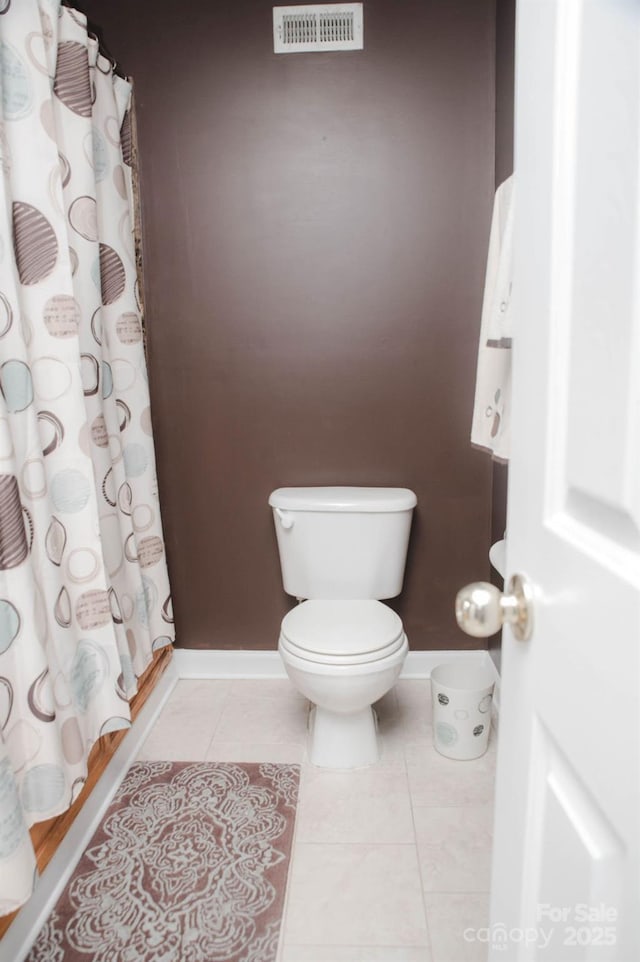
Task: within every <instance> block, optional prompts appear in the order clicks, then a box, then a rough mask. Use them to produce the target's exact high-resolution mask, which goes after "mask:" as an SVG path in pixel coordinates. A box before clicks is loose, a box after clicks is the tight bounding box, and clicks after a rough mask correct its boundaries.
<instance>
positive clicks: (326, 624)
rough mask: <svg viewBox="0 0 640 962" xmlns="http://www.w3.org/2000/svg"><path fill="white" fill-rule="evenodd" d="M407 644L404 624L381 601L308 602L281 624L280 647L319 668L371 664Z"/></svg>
mask: <svg viewBox="0 0 640 962" xmlns="http://www.w3.org/2000/svg"><path fill="white" fill-rule="evenodd" d="M405 644H406V638H405V634H404V630H403V627H402V621H401V619H400V618H399V617H398V615H397V614H396V613H395V611H393V610H392V609H391V608H388V607H387V605H383V604H382V603H381V602H380V601H373V600H364V601H322V600H311V601H305V602H303V603H302V604H301V605H298V607H297V608H294V609H293V610H292V611H290V612H288V614H286V615H285V617H284V619H283V621H282V627H281V633H280V647H281V648H282V649H284V650H285V651H287V652H288V653H289V654H291V655H294V656H295V657H296V658H299V659H301V660H302V661H306V662H310V663H312V664H317V665H335V666H340V665H345V666H346V665H359V664H370V663H371V662H376V661H379V660H382V659H384V658H388V657H389V656H390V655H393V654H394V653H395V652H396V651H399V650H400V649H401V648H402V647H403V645H405Z"/></svg>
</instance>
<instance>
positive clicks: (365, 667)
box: [269, 486, 417, 768]
mask: <svg viewBox="0 0 640 962" xmlns="http://www.w3.org/2000/svg"><path fill="white" fill-rule="evenodd" d="M416 503H417V499H416V496H415V494H414V493H413V491H410V490H409V489H408V488H357V487H346V486H339V487H330V488H329V487H316V488H314V487H308V488H278V489H277V490H276V491H273V492H272V493H271V495H270V497H269V504H270V505H271V508H272V511H273V522H274V525H275V531H276V538H277V542H278V553H279V556H280V567H281V570H282V581H283V584H284V589H285V591H286V592H287V594H290V595H292V596H293V597H295V598H297V599H298V602H301V603H299V604H298V606H297V607H296V608H294V609H293V610H292V611H290V612H288V614H286V615H285V617H284V619H283V621H282V626H281V629H280V638H279V641H278V650H279V652H280V656H281V658H282V661H283V663H284V666H285V669H286V671H287V674H288V675H289V678H290V679H291V681H292V683H293V684H294V685H295V686H296V688H298V690H299V691H300V692H301V693H302V694H303V695H305V696H306V697H307V698H308V699H309V700H310V701H311V702H312V703H313V705H314V708H313V709H312V712H311V716H310V718H311V725H310V742H309V757H310V760H311V762H312V763H313V764H315V765H320V766H322V767H326V768H360V767H362V766H364V765H370V764H372V763H373V762H375V761H376V760H377V758H378V754H379V753H378V744H377V736H376V722H375V716H374V712H373V708H372V705H373V703H374V702H376V701H377V700H378V699H379V698H382V696H383V695H384V694H386V692H388V691H389V689H390V688H391V687H392V686H393V685H394V683H395V682H396V680H397V678H398V675H399V674H400V671H401V670H402V665H403V663H404V659H405V658H406V655H407V651H408V648H409V646H408V642H407V638H406V636H405V633H404V630H403V627H402V621H401V620H400V618H399V617H398V615H397V614H396V613H395V611H393V610H392V609H391V608H389V607H387V605H384V604H382V600H383V599H386V598H395V597H396V595H399V594H400V592H401V591H402V582H403V578H404V569H405V562H406V558H407V547H408V544H409V532H410V528H411V519H412V515H413V509H414V507H415V505H416Z"/></svg>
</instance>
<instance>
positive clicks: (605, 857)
mask: <svg viewBox="0 0 640 962" xmlns="http://www.w3.org/2000/svg"><path fill="white" fill-rule="evenodd" d="M516 59H517V79H516V163H515V167H516V186H515V190H516V194H515V203H516V208H515V210H516V235H517V239H516V252H515V268H514V287H513V313H514V318H517V321H515V323H516V324H517V331H515V332H514V377H513V384H514V392H513V421H512V431H513V434H512V438H513V441H512V462H511V468H510V480H509V513H508V523H507V531H508V539H507V541H508V544H507V577H508V576H509V575H510V574H513V573H515V572H520V573H522V574H524V575H526V576H527V578H528V579H529V581H530V583H531V585H532V587H533V589H534V593H535V601H534V617H535V625H534V631H533V635H532V637H531V639H530V640H529V641H526V642H518V641H516V640H515V639H514V637H513V634H512V632H511V631H510V629H508V628H505V630H504V632H503V636H504V637H503V662H502V695H501V697H502V706H501V715H500V746H499V754H498V776H497V802H496V834H495V849H494V866H493V880H492V901H491V923H492V925H491V928H490V934H491V935H490V944H491V948H490V954H489V957H490V959H491V960H492V962H494V960H498V959H501V960H508V962H515V960H517V962H520V960H523V959H541V960H545V962H572V960H578V959H579V960H617V962H637V960H640V893H639V889H638V880H639V874H640V863H639V860H638V838H639V830H638V829H639V821H640V791H639V785H640V775H639V765H640V668H639V659H640V2H639V0H519V3H518V25H517V58H516ZM505 940H506V943H505ZM545 946H546V947H545Z"/></svg>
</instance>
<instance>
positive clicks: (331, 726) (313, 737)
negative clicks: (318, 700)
mask: <svg viewBox="0 0 640 962" xmlns="http://www.w3.org/2000/svg"><path fill="white" fill-rule="evenodd" d="M378 758H379V751H378V737H377V734H376V719H375V713H374V711H373V708H371V707H370V706H368V707H367V708H363V709H361V710H360V711H357V712H349V713H343V712H334V711H327V709H326V708H321V707H320V706H319V705H316V706H315V707H314V708H313V709H312V711H311V714H310V716H309V760H310V761H311V764H312V765H317V766H318V767H319V768H339V769H345V768H364V767H365V766H367V765H373V764H374V763H375V762H377V761H378Z"/></svg>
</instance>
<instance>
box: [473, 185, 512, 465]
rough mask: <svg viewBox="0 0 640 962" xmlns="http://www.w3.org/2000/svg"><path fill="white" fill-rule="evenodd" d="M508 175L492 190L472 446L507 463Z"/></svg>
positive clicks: (509, 250)
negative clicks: (484, 450)
mask: <svg viewBox="0 0 640 962" xmlns="http://www.w3.org/2000/svg"><path fill="white" fill-rule="evenodd" d="M513 206H514V205H513V175H512V176H511V177H509V178H508V179H507V180H505V182H504V183H503V184H501V185H500V187H498V189H497V191H496V196H495V201H494V205H493V218H492V221H491V236H490V238H489V254H488V257H487V273H486V278H485V285H484V300H483V302H482V320H481V322H480V344H479V347H478V368H477V373H476V395H475V401H474V405H473V422H472V426H471V443H472V444H476V445H478V446H479V447H481V448H486V449H487V450H488V451H491V453H492V455H493V457H494V458H495V459H496V460H499V461H507V460H508V459H509V435H510V420H511V338H512V316H511V287H512V267H513Z"/></svg>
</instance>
